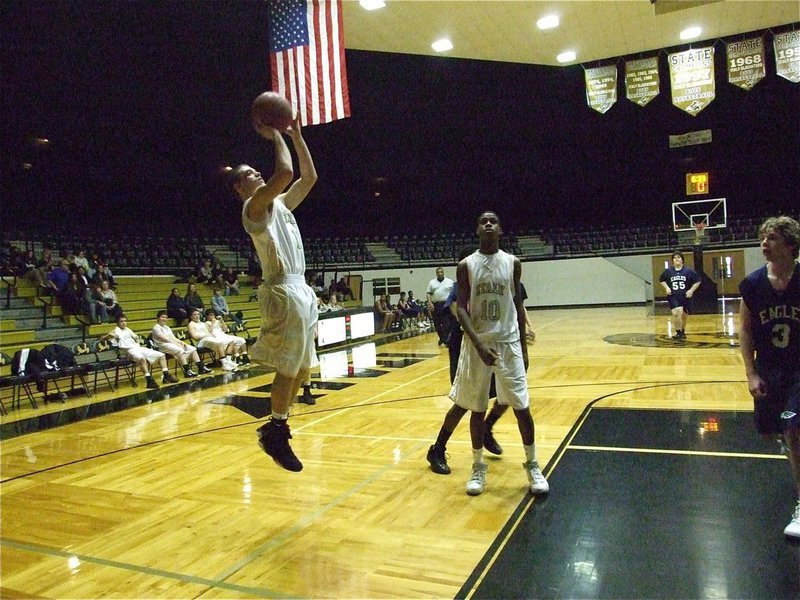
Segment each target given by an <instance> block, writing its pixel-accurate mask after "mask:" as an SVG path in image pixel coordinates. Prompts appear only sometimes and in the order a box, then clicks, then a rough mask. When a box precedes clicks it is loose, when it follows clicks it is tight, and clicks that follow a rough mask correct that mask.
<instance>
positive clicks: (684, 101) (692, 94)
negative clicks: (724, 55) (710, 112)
mask: <svg viewBox="0 0 800 600" xmlns="http://www.w3.org/2000/svg"><path fill="white" fill-rule="evenodd" d="M667 62H668V63H669V76H670V83H671V84H672V104H674V105H675V106H677V107H678V108H680V109H681V110H683V111H685V112H687V113H689V114H690V115H692V116H695V115H696V114H697V113H699V112H700V111H701V110H703V109H704V108H705V107H706V106H708V105H709V104H711V103H712V102H713V101H714V98H715V86H714V46H709V47H708V48H698V49H696V50H686V51H685V52H676V53H675V54H670V55H669V56H668V58H667Z"/></svg>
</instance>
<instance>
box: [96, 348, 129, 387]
mask: <svg viewBox="0 0 800 600" xmlns="http://www.w3.org/2000/svg"><path fill="white" fill-rule="evenodd" d="M92 351H93V352H94V355H95V357H96V359H97V361H98V362H101V363H104V364H107V365H108V368H109V369H111V368H113V369H114V385H115V386H116V387H119V372H120V370H122V372H123V373H125V375H126V376H127V377H128V380H129V381H130V383H131V386H133V387H136V386H137V383H136V364H134V362H133V361H132V360H131V359H129V358H128V357H126V356H121V355H120V352H119V348H117V347H116V346H112V345H111V343H110V342H109V341H108V340H96V341H95V342H94V343H93V344H92Z"/></svg>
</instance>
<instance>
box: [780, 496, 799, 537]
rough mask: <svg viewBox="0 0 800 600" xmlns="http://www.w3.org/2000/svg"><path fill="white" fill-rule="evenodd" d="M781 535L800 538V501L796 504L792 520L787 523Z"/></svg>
mask: <svg viewBox="0 0 800 600" xmlns="http://www.w3.org/2000/svg"><path fill="white" fill-rule="evenodd" d="M783 534H784V535H788V536H789V537H794V538H800V501H798V502H797V506H796V507H795V508H794V514H793V515H792V520H791V521H789V524H788V525H787V526H786V529H784V530H783Z"/></svg>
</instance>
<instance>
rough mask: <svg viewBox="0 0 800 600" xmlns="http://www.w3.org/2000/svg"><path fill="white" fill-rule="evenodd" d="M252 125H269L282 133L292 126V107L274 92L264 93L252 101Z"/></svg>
mask: <svg viewBox="0 0 800 600" xmlns="http://www.w3.org/2000/svg"><path fill="white" fill-rule="evenodd" d="M250 115H251V117H252V118H253V125H255V126H258V124H259V123H260V124H262V125H269V126H270V127H274V128H275V129H277V130H278V131H283V130H285V129H286V128H287V127H289V125H291V124H292V116H293V115H292V106H291V104H289V101H288V100H287V99H286V98H284V97H283V96H281V95H280V94H276V93H275V92H264V93H263V94H260V95H259V96H258V97H257V98H256V99H255V100H253V106H252V108H251V111H250Z"/></svg>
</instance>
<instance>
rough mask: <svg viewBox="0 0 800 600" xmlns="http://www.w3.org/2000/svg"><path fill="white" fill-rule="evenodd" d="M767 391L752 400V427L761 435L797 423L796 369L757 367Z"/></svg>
mask: <svg viewBox="0 0 800 600" xmlns="http://www.w3.org/2000/svg"><path fill="white" fill-rule="evenodd" d="M758 371H759V376H760V377H761V379H763V380H764V383H765V384H766V386H767V393H766V395H765V396H762V397H761V398H756V399H755V400H754V408H753V416H754V417H755V422H756V429H757V430H758V432H759V433H761V434H764V435H773V434H782V433H783V432H784V431H786V430H787V429H789V428H791V427H797V426H798V424H800V418H798V414H800V373H799V372H797V371H796V370H792V371H791V372H786V371H781V370H779V369H774V368H773V369H770V368H765V369H760V368H759V369H758Z"/></svg>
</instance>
